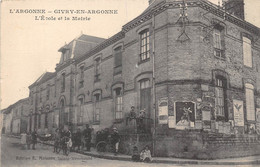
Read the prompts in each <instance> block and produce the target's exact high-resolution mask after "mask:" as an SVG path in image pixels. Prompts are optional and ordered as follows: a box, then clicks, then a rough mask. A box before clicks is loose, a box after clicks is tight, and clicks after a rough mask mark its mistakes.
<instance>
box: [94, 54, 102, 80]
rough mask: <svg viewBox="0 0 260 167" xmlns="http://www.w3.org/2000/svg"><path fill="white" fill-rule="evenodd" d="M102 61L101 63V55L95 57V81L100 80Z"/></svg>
mask: <svg viewBox="0 0 260 167" xmlns="http://www.w3.org/2000/svg"><path fill="white" fill-rule="evenodd" d="M100 63H101V58H100V57H98V58H97V59H95V78H94V82H98V81H100Z"/></svg>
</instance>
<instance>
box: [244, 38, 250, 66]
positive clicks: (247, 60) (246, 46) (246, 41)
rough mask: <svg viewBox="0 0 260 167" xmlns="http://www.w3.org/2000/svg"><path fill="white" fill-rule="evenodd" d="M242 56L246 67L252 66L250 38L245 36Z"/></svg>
mask: <svg viewBox="0 0 260 167" xmlns="http://www.w3.org/2000/svg"><path fill="white" fill-rule="evenodd" d="M243 57H244V65H245V66H248V67H252V47H251V40H250V39H249V38H247V37H243Z"/></svg>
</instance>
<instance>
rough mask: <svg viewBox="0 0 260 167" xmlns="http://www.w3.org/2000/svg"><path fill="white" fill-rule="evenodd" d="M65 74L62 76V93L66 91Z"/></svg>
mask: <svg viewBox="0 0 260 167" xmlns="http://www.w3.org/2000/svg"><path fill="white" fill-rule="evenodd" d="M65 85H66V84H65V73H63V74H62V75H61V92H64V91H65Z"/></svg>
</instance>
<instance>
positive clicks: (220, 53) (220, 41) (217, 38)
mask: <svg viewBox="0 0 260 167" xmlns="http://www.w3.org/2000/svg"><path fill="white" fill-rule="evenodd" d="M223 29H224V27H222V26H221V25H219V24H216V25H215V28H214V30H213V43H214V56H216V57H218V58H225V52H224V31H223Z"/></svg>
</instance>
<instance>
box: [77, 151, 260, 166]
mask: <svg viewBox="0 0 260 167" xmlns="http://www.w3.org/2000/svg"><path fill="white" fill-rule="evenodd" d="M76 152H77V153H80V154H84V155H88V156H92V157H97V158H104V159H110V160H121V161H132V160H131V156H129V155H122V154H118V155H116V156H115V155H114V154H113V153H99V152H97V151H96V150H94V149H92V150H91V152H86V151H83V152H82V151H76ZM152 163H167V164H182V165H185V164H194V165H253V164H260V155H258V156H250V157H242V158H228V159H217V160H193V159H181V158H168V157H166V158H163V157H153V161H152Z"/></svg>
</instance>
